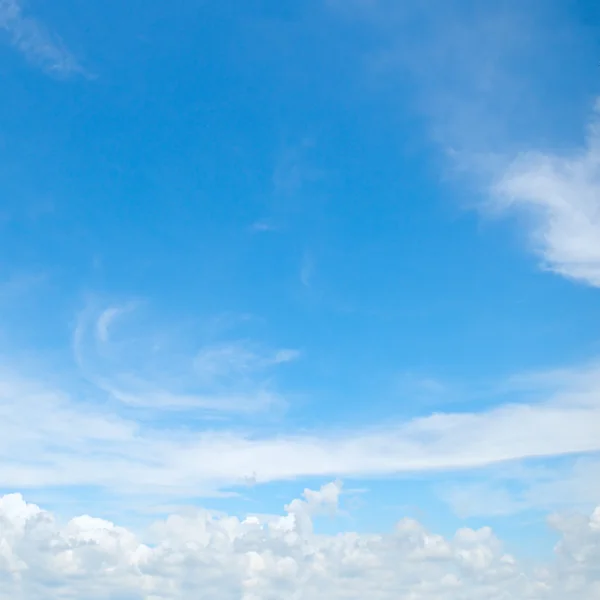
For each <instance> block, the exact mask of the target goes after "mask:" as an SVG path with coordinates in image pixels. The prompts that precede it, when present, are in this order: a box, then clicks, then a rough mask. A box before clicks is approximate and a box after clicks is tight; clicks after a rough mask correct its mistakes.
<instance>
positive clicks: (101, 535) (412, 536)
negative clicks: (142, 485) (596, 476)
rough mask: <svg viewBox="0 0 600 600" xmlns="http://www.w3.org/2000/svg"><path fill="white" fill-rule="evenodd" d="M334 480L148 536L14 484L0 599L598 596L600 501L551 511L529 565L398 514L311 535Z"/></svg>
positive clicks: (488, 534) (196, 516) (177, 519)
mask: <svg viewBox="0 0 600 600" xmlns="http://www.w3.org/2000/svg"><path fill="white" fill-rule="evenodd" d="M340 493H341V485H340V484H339V483H331V484H327V485H325V486H323V487H322V488H321V489H320V490H319V491H311V490H306V491H305V493H304V498H303V499H297V500H294V501H292V502H291V503H290V504H288V505H287V506H286V507H285V511H286V514H285V515H283V516H277V515H273V516H262V517H255V516H250V517H247V518H246V519H244V520H240V519H238V518H237V517H231V516H227V515H215V514H211V513H209V512H207V511H204V510H193V511H190V512H187V513H182V514H179V515H172V516H170V517H168V518H167V519H166V520H164V521H161V522H159V523H156V524H155V525H154V526H153V527H152V528H151V529H150V531H149V532H148V534H147V535H146V538H145V539H144V541H142V539H141V538H140V536H137V535H135V534H134V533H133V532H132V531H129V530H128V529H125V528H123V527H119V526H117V525H114V524H113V523H110V522H108V521H105V520H102V519H97V518H93V517H90V516H80V517H76V518H74V519H71V520H70V521H68V522H67V523H66V524H62V523H59V522H58V521H57V520H56V519H55V517H54V516H53V515H52V514H51V513H48V512H46V511H44V510H42V509H40V508H39V507H38V506H36V505H32V504H28V503H26V502H25V500H24V499H23V498H22V496H20V495H18V494H15V495H9V496H4V497H1V498H0V582H1V583H2V585H1V586H0V598H1V599H7V600H8V599H9V598H10V600H41V599H42V598H43V599H45V598H48V597H49V595H51V596H52V597H53V598H57V599H67V598H88V599H90V600H92V599H94V598H98V599H99V598H108V597H110V598H115V599H117V598H119V599H125V598H127V599H128V600H133V599H139V600H142V599H144V600H171V599H172V600H175V599H179V598H189V597H192V596H194V597H196V596H198V597H200V596H201V597H202V598H205V599H206V600H212V599H214V600H228V599H231V600H234V599H236V600H238V599H240V598H241V599H243V600H259V599H260V600H275V599H277V600H279V599H281V598H286V599H294V600H305V599H306V600H318V599H323V600H325V599H327V600H338V599H339V600H341V599H342V598H345V599H350V598H356V599H359V598H361V599H362V598H365V597H369V598H373V599H374V600H392V599H396V598H398V597H400V596H401V597H402V598H407V599H408V598H410V599H411V600H433V599H434V598H435V599H436V600H467V599H468V600H477V599H480V600H484V599H485V600H505V599H507V598H515V599H516V598H520V599H525V598H527V599H530V600H564V598H581V599H582V600H592V599H593V598H598V597H599V594H600V583H599V582H598V580H597V576H596V572H597V564H598V561H599V560H600V508H599V509H598V510H596V512H594V514H593V515H592V516H591V517H589V518H586V517H583V516H579V517H572V518H569V519H565V518H562V517H558V516H555V517H553V518H551V520H550V524H551V526H552V527H553V528H554V529H555V530H556V531H557V533H558V534H559V535H560V538H561V539H560V542H559V544H558V545H557V546H556V549H555V558H554V560H553V561H551V562H550V563H548V564H546V565H539V566H537V567H532V566H531V565H526V564H524V563H521V562H519V561H518V560H516V559H515V558H514V557H513V556H511V555H509V554H506V553H505V552H504V550H503V548H502V544H501V542H500V540H498V539H497V538H496V537H495V535H494V534H493V532H492V531H491V530H490V529H489V528H487V527H486V528H482V529H479V530H472V529H460V530H458V531H457V532H456V533H455V535H454V536H453V537H452V538H451V539H445V538H443V537H442V536H439V535H435V534H432V533H431V532H429V531H427V530H426V529H425V528H424V527H423V526H422V525H421V524H420V523H418V522H417V521H414V520H412V519H403V520H401V521H400V522H398V523H397V525H396V526H395V528H394V530H393V531H391V532H389V533H386V534H379V535H375V534H356V533H343V534H338V535H333V536H332V535H318V534H315V533H314V531H313V518H314V517H315V516H316V515H319V514H323V513H332V512H335V511H336V510H337V507H338V500H339V495H340Z"/></svg>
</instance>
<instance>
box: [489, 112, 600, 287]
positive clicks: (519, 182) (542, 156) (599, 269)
mask: <svg viewBox="0 0 600 600" xmlns="http://www.w3.org/2000/svg"><path fill="white" fill-rule="evenodd" d="M493 192H494V194H495V196H496V199H497V202H496V206H497V207H498V208H500V209H503V210H506V211H511V212H521V213H526V214H527V215H528V216H529V217H530V218H529V221H528V229H529V230H530V232H531V241H532V245H533V247H534V250H535V252H536V253H537V254H538V255H539V256H540V257H541V258H542V266H543V267H544V268H545V269H548V270H550V271H553V272H555V273H558V274H560V275H563V276H565V277H568V278H570V279H574V280H577V281H581V282H584V283H587V284H589V285H592V286H595V287H598V286H600V100H598V101H597V104H596V110H595V116H594V119H593V120H592V122H591V124H590V126H589V130H588V139H587V144H586V146H585V148H583V149H580V150H578V151H576V152H572V153H570V154H562V155H561V154H548V153H541V152H527V153H524V154H521V155H520V156H519V157H517V158H516V159H515V160H514V162H513V163H512V164H511V166H510V167H509V169H508V170H507V171H506V172H505V173H503V174H502V176H501V177H500V178H499V181H498V182H497V183H496V184H495V185H494V186H493Z"/></svg>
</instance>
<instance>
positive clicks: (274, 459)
mask: <svg viewBox="0 0 600 600" xmlns="http://www.w3.org/2000/svg"><path fill="white" fill-rule="evenodd" d="M586 377H587V379H586V380H585V381H583V382H581V381H576V382H575V383H573V384H571V385H569V386H568V387H564V388H561V389H559V390H558V391H556V392H554V393H553V392H550V391H549V390H548V389H547V388H546V387H545V388H544V394H545V396H544V398H539V397H536V398H535V400H534V401H533V402H531V403H526V402H521V403H506V404H501V405H498V406H496V407H493V408H491V409H487V410H484V411H480V412H446V413H437V414H432V415H429V416H424V417H419V418H413V419H409V420H405V421H403V422H397V423H389V422H388V423H385V424H379V425H367V424H365V425H362V426H358V427H355V428H352V429H345V430H342V429H337V430H313V431H304V432H303V433H301V434H296V435H293V434H289V433H285V432H286V424H285V422H282V424H281V428H280V432H279V433H275V434H273V433H265V431H264V430H261V428H260V427H259V428H256V427H253V428H252V429H251V430H248V429H246V430H244V429H241V428H240V424H239V423H238V424H237V426H236V427H235V428H228V426H227V422H220V423H219V422H217V423H212V424H211V425H210V426H209V425H207V423H210V421H208V422H207V421H205V420H203V419H202V415H203V412H202V409H203V408H205V406H203V405H202V404H201V403H199V402H198V398H197V397H196V396H194V397H192V398H190V399H189V404H188V406H187V408H188V410H189V411H190V412H189V413H188V414H189V416H190V418H189V419H186V420H184V421H181V420H178V421H173V420H172V419H168V418H166V417H167V415H168V411H170V410H172V406H171V405H172V404H173V403H175V404H176V405H177V403H178V404H179V406H182V402H183V399H185V398H186V397H185V396H183V395H179V394H178V395H177V396H176V398H175V399H174V400H173V399H172V398H171V397H169V396H167V397H166V398H163V397H159V398H156V397H153V396H150V397H144V396H143V395H139V396H136V397H135V398H134V399H128V398H120V400H121V401H122V402H124V403H127V404H129V406H130V407H131V408H132V409H136V410H137V409H139V408H144V407H148V406H153V407H154V412H152V413H151V414H150V415H148V414H147V413H145V412H140V413H136V412H133V413H132V412H129V411H128V412H125V413H122V412H121V409H120V408H119V406H113V405H106V404H105V403H96V402H92V400H93V396H92V397H90V396H89V391H87V390H86V395H85V396H81V393H80V392H78V391H77V389H73V390H71V391H70V392H68V393H67V392H63V391H60V390H57V389H52V388H50V387H49V386H48V385H41V384H36V383H34V382H31V381H24V380H22V379H19V378H17V377H15V376H14V375H11V374H9V373H7V372H3V373H2V374H1V376H0V479H1V480H2V481H3V484H4V486H7V487H10V488H12V489H25V488H42V487H47V486H55V487H58V488H62V489H65V491H68V489H69V487H71V486H93V487H95V488H97V489H100V490H104V491H105V492H107V493H110V494H117V495H134V496H136V497H137V498H138V499H139V501H140V502H141V503H143V502H144V501H145V500H144V497H145V498H146V499H148V498H155V497H156V496H160V495H162V496H165V497H170V498H172V497H174V496H177V495H180V496H187V497H189V496H201V495H203V494H211V493H214V492H215V491H218V490H226V489H228V488H231V486H236V485H238V484H239V482H241V481H243V480H244V479H245V478H248V477H252V478H253V480H254V481H255V482H256V483H257V484H262V483H266V482H272V481H282V480H291V479H295V478H300V477H309V476H312V477H345V478H353V477H354V478H358V477H360V478H364V477H367V478H368V477H379V476H384V475H392V474H401V473H415V472H420V473H426V472H435V471H440V470H452V471H455V472H457V473H459V472H465V473H466V472H469V471H477V470H478V469H482V468H484V467H490V466H493V465H500V464H503V463H510V462H511V461H520V460H523V459H533V458H543V457H559V456H570V455H573V456H575V455H577V454H582V453H597V452H600V385H599V384H598V382H600V375H598V374H597V375H596V377H594V378H592V377H590V376H589V375H587V376H586ZM544 385H545V386H546V385H547V384H544ZM586 386H588V387H586ZM165 393H166V394H169V393H170V392H165ZM84 399H85V401H84ZM139 399H141V405H140V404H136V402H137V401H138V400H139ZM246 400H247V397H246V396H241V397H234V398H233V399H232V400H231V403H232V405H231V406H229V407H225V408H229V409H230V410H232V411H238V414H242V415H243V414H244V413H243V412H242V413H239V411H240V410H241V407H243V402H244V401H246ZM250 400H252V398H251V399H250ZM269 400H270V399H269V398H267V399H266V400H265V399H264V398H258V399H254V401H255V402H257V403H258V402H265V401H266V402H268V401H269ZM223 408H224V407H215V409H216V410H221V409H223ZM115 409H117V412H114V410H115ZM555 489H557V488H555ZM532 498H533V497H532ZM531 501H532V502H533V501H534V499H532V500H531ZM538 502H539V500H538Z"/></svg>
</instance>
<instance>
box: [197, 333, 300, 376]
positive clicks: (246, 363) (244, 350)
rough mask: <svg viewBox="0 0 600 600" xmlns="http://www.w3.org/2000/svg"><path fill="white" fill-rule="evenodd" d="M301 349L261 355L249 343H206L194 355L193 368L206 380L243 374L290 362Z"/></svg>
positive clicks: (297, 356)
mask: <svg viewBox="0 0 600 600" xmlns="http://www.w3.org/2000/svg"><path fill="white" fill-rule="evenodd" d="M299 356H300V352H299V351H298V350H292V349H281V350H277V351H275V352H274V353H272V354H270V355H269V354H264V353H261V352H259V350H258V349H256V348H253V346H252V345H251V344H249V343H248V342H243V341H241V342H229V343H222V344H214V345H210V346H206V347H204V348H202V349H201V350H200V352H198V354H197V355H196V357H195V358H194V368H195V370H196V372H197V373H198V374H199V375H200V377H202V379H203V380H205V381H215V380H219V379H223V378H225V379H228V378H231V377H236V378H239V377H242V376H247V375H249V374H253V373H256V372H257V371H263V370H265V369H267V368H269V367H272V366H275V365H279V364H284V363H287V362H291V361H294V360H296V359H297V358H299Z"/></svg>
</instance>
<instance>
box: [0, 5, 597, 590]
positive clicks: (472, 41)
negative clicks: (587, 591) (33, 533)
mask: <svg viewBox="0 0 600 600" xmlns="http://www.w3.org/2000/svg"><path fill="white" fill-rule="evenodd" d="M0 42H1V45H0V77H1V81H2V93H1V94H0V247H1V253H0V309H1V313H0V314H1V315H2V316H1V320H0V359H1V367H0V386H1V387H0V409H1V410H2V415H3V416H2V424H0V432H1V433H0V439H1V440H2V441H0V456H1V457H2V461H1V463H0V464H1V466H0V492H1V493H6V494H9V493H14V492H18V493H21V494H23V496H24V497H25V499H26V500H28V501H30V502H35V503H38V504H41V505H43V506H45V507H46V508H49V509H51V510H52V511H54V512H55V513H56V514H58V515H61V516H63V517H65V518H66V517H67V516H73V515H75V514H79V513H90V514H95V515H97V516H99V517H103V518H108V519H111V520H115V521H119V522H121V523H123V524H125V525H128V526H131V527H133V528H141V527H144V526H145V524H146V522H147V521H149V520H151V519H152V518H154V516H156V515H163V514H165V513H169V512H173V511H177V510H179V508H178V507H180V506H183V505H190V504H191V505H194V506H198V505H202V506H206V507H209V508H215V509H219V510H223V511H227V512H228V513H230V514H235V515H243V514H246V513H249V512H250V513H252V512H257V513H270V514H271V513H276V512H277V511H279V510H280V507H281V506H282V505H283V504H284V503H285V502H287V501H289V499H290V498H293V497H296V496H299V495H300V494H301V492H302V490H303V489H304V488H305V487H309V488H311V489H313V488H315V489H317V488H319V487H320V486H322V485H324V484H327V483H328V482H331V481H334V480H335V481H337V480H340V481H343V485H344V488H343V490H344V492H343V493H342V495H341V499H340V503H341V504H340V506H341V507H342V509H343V510H342V511H341V513H342V514H339V515H338V516H337V517H336V518H334V519H333V520H323V521H319V524H318V527H320V528H322V531H323V532H329V533H331V532H336V531H348V530H351V531H357V532H359V533H364V532H379V531H385V530H388V529H389V528H390V527H391V526H392V525H393V523H394V522H396V521H397V520H398V519H399V518H401V517H404V516H411V517H412V518H415V519H418V520H419V521H420V522H422V523H423V524H425V525H426V526H427V527H430V528H432V529H434V530H436V531H438V532H440V533H442V534H443V535H450V534H451V533H452V532H453V531H455V530H456V529H458V528H460V527H463V526H468V527H480V526H483V525H491V526H492V527H493V529H494V531H496V533H497V534H498V535H499V537H501V538H502V539H503V540H504V541H505V543H506V545H507V547H508V548H509V549H511V550H515V549H518V550H519V551H520V552H521V554H522V555H523V556H527V557H534V558H546V557H547V556H549V555H550V554H551V553H552V545H553V543H554V539H555V534H553V533H551V532H550V530H549V529H548V527H547V524H546V519H547V516H548V515H549V514H551V513H554V512H557V511H558V512H564V511H567V512H568V511H579V512H582V513H584V514H588V513H590V511H592V510H593V509H594V507H595V506H596V505H597V504H598V503H599V502H600V484H598V481H600V477H598V475H599V474H600V457H599V455H598V453H599V452H600V400H599V399H600V361H599V357H600V325H599V323H600V303H599V302H598V300H599V299H600V291H599V290H598V288H599V287H600V217H599V215H600V187H599V184H598V182H599V181H600V101H599V100H597V97H598V93H599V86H600V67H599V66H598V65H599V60H600V59H599V56H600V7H598V6H596V3H594V2H591V1H588V0H574V1H566V0H564V1H563V0H552V1H545V2H542V1H535V0H527V1H521V2H517V1H516V0H515V1H512V0H509V1H507V2H502V3H489V2H468V1H466V0H451V1H447V2H441V1H440V2H435V1H434V2H427V3H420V2H416V1H415V2H403V3H399V2H392V1H387V0H373V1H366V0H363V1H361V0H347V1H345V2H342V1H341V0H314V1H312V0H310V1H307V2H302V3H300V2H288V1H282V2H267V1H266V0H262V1H260V0H249V1H247V2H231V1H229V0H223V1H221V2H212V1H210V0H205V1H202V2H199V1H192V0H182V1H181V2H179V3H177V5H176V6H174V5H173V3H167V2H161V1H159V0H153V1H151V2H144V3H142V2H137V1H131V2H128V3H122V2H115V1H112V0H108V1H105V2H94V1H92V2H87V3H80V2H75V1H74V0H61V2H55V3H47V2H42V1H40V0H31V1H30V2H27V3H25V2H22V3H21V2H19V1H18V0H0ZM327 489H329V488H327ZM309 504H310V502H309ZM524 532H526V534H525V535H524ZM524 538H525V539H524ZM128 597H129V596H128ZM136 597H137V596H136ZM156 597H158V596H156ZM161 597H162V596H161ZM165 597H167V596H165ZM248 598H249V597H248Z"/></svg>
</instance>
